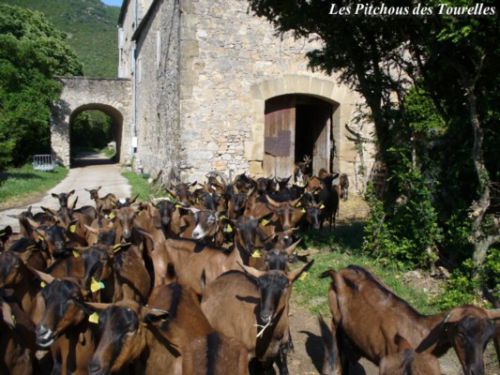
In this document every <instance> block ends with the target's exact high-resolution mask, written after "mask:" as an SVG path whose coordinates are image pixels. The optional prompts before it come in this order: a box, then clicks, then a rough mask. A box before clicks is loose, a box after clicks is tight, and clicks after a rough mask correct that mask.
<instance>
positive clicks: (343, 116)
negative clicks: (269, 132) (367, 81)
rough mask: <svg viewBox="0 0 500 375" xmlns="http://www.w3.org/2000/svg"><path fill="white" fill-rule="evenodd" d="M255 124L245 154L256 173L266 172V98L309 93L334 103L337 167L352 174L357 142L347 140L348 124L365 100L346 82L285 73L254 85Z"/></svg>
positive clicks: (333, 132)
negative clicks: (355, 143) (346, 126)
mask: <svg viewBox="0 0 500 375" xmlns="http://www.w3.org/2000/svg"><path fill="white" fill-rule="evenodd" d="M251 93H252V122H253V123H252V128H251V135H250V141H249V142H247V143H246V145H245V156H246V158H247V160H248V161H249V170H250V173H251V174H253V175H264V174H265V173H264V168H263V163H264V155H265V153H264V136H265V105H266V101H267V100H269V99H271V98H275V97H279V96H283V95H291V94H294V95H305V96H311V97H316V98H318V99H321V100H323V101H325V102H329V103H332V104H334V111H333V113H332V138H333V139H335V141H336V143H335V156H336V157H335V161H334V165H333V169H334V170H338V171H343V172H346V173H348V174H352V173H353V172H352V171H351V170H352V163H351V159H353V157H355V153H356V151H355V150H354V145H353V144H350V142H349V141H347V140H346V138H345V134H344V125H345V124H346V123H349V122H350V121H351V118H352V116H353V113H354V109H355V105H356V104H358V103H360V102H361V101H362V100H361V98H360V97H359V96H357V95H356V94H355V93H353V91H351V90H349V88H348V87H347V86H345V85H339V84H337V83H335V81H334V80H333V78H332V80H327V79H322V78H317V77H314V76H306V75H295V74H291V75H284V76H282V77H279V78H276V79H271V80H266V81H262V82H259V83H256V84H254V85H253V86H252V87H251Z"/></svg>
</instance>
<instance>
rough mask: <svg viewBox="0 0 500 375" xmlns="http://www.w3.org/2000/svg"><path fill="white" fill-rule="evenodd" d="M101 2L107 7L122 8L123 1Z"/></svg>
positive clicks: (103, 0)
mask: <svg viewBox="0 0 500 375" xmlns="http://www.w3.org/2000/svg"><path fill="white" fill-rule="evenodd" d="M101 1H102V2H103V3H104V4H106V5H114V6H117V7H121V6H122V2H123V0H101Z"/></svg>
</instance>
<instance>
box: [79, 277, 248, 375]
mask: <svg viewBox="0 0 500 375" xmlns="http://www.w3.org/2000/svg"><path fill="white" fill-rule="evenodd" d="M88 305H89V306H90V307H91V308H92V307H94V308H99V309H103V308H105V310H104V311H103V312H101V313H100V319H102V321H103V324H104V330H103V337H102V339H101V342H100V343H99V346H98V348H97V350H96V353H95V355H94V358H93V360H92V363H91V365H90V367H89V371H90V373H91V374H101V373H109V372H116V371H119V370H120V369H122V368H124V367H125V366H126V365H128V364H130V363H133V364H135V368H136V371H137V368H141V373H144V374H158V373H165V374H174V375H175V374H183V375H191V374H192V375H194V374H198V373H200V370H201V369H202V368H205V369H206V370H205V372H203V374H206V373H207V370H208V369H210V370H215V371H214V372H211V373H212V374H214V375H217V374H219V375H222V374H226V373H227V371H228V370H229V369H230V370H231V371H232V372H231V373H235V374H237V375H246V374H247V372H244V371H239V372H238V371H236V369H238V368H244V369H245V368H246V366H247V353H246V351H245V350H244V348H243V346H242V345H241V344H239V343H238V342H236V341H235V340H231V339H228V338H225V337H223V336H222V335H219V334H217V333H215V332H214V331H213V328H212V327H211V326H210V324H209V323H208V321H207V319H206V318H205V316H204V315H203V313H202V311H201V309H200V306H199V301H198V297H197V295H196V294H195V293H194V292H193V291H192V290H191V289H190V288H188V287H185V286H182V285H181V284H177V283H172V284H169V285H161V286H159V287H157V288H155V289H154V290H153V292H152V293H151V296H150V298H149V301H148V306H147V307H140V306H138V305H136V304H134V303H132V302H127V301H122V302H119V303H116V304H112V305H104V304H88ZM207 337H208V345H206V344H205V345H204V342H203V341H204V340H205V339H206V338H207ZM206 342H207V341H206V340H205V343H206ZM113 353H114V354H113ZM141 355H142V356H141ZM180 355H182V357H180ZM233 370H234V371H233Z"/></svg>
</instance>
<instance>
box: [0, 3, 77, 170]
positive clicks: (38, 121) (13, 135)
mask: <svg viewBox="0 0 500 375" xmlns="http://www.w3.org/2000/svg"><path fill="white" fill-rule="evenodd" d="M65 38H66V36H65V34H63V33H61V32H60V31H58V30H56V29H55V28H54V27H53V26H51V25H50V24H49V23H48V22H47V21H46V20H45V18H44V17H43V15H42V14H41V13H38V12H32V11H30V10H27V9H23V8H20V7H14V6H8V5H3V4H0V149H1V150H2V151H1V152H0V168H4V167H5V166H6V165H7V164H8V163H14V164H21V163H24V162H26V160H28V159H29V158H30V157H31V155H32V154H33V153H37V152H47V151H48V150H49V122H50V106H51V103H52V102H53V101H54V100H56V99H57V98H58V96H59V94H60V90H61V86H60V84H59V83H58V81H57V80H56V79H55V77H56V76H64V75H78V74H81V71H82V67H81V64H80V63H79V62H78V60H77V58H76V56H75V54H74V53H73V52H72V50H71V49H70V48H69V47H68V46H67V44H66V42H65Z"/></svg>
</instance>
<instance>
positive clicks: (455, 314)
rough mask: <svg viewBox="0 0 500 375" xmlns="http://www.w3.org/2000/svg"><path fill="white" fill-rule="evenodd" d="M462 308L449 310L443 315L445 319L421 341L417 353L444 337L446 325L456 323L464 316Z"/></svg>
mask: <svg viewBox="0 0 500 375" xmlns="http://www.w3.org/2000/svg"><path fill="white" fill-rule="evenodd" d="M459 309H460V308H454V309H452V310H450V311H449V312H448V314H446V315H445V316H444V317H443V320H442V321H441V322H440V323H439V324H438V325H436V326H435V327H434V328H433V329H432V330H431V331H430V332H429V334H428V335H427V336H426V337H425V338H424V339H423V340H422V341H421V342H420V344H419V345H418V347H417V348H416V349H415V351H416V352H417V353H422V352H425V351H427V350H428V349H429V348H431V347H432V346H433V345H434V344H435V343H436V342H438V341H439V340H440V339H442V338H443V337H444V336H445V335H446V329H445V328H446V326H447V325H448V324H452V323H456V322H457V321H459V320H460V319H461V318H462V314H460V310H459Z"/></svg>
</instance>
